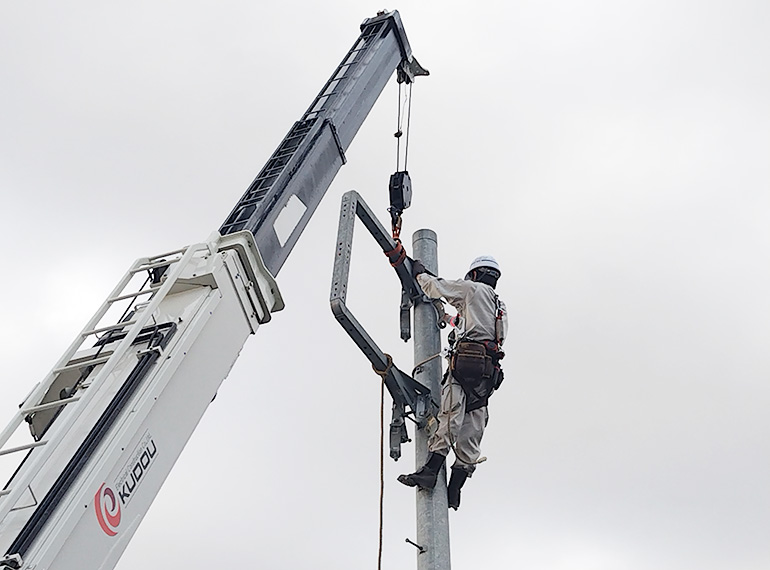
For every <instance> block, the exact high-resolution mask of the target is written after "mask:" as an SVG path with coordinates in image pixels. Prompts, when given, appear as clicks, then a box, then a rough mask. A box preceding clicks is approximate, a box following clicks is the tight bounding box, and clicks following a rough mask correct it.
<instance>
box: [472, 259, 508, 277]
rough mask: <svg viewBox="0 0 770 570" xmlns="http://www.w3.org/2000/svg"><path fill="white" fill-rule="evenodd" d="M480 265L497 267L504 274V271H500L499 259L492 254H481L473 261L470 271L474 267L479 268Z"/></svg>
mask: <svg viewBox="0 0 770 570" xmlns="http://www.w3.org/2000/svg"><path fill="white" fill-rule="evenodd" d="M479 267H489V268H491V269H496V270H497V271H498V272H499V273H501V274H502V271H500V265H499V264H498V263H497V260H496V259H495V258H494V257H492V256H491V255H481V256H479V257H477V258H476V259H474V260H473V261H472V262H471V266H470V267H469V268H468V273H470V272H471V271H473V270H474V269H478V268H479Z"/></svg>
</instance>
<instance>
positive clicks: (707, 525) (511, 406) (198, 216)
mask: <svg viewBox="0 0 770 570" xmlns="http://www.w3.org/2000/svg"><path fill="white" fill-rule="evenodd" d="M278 4H279V3H276V5H270V6H266V5H259V4H256V3H246V2H235V1H218V2H178V1H166V2H148V1H144V2H141V1H140V2H131V3H103V2H86V1H72V2H53V1H49V0H40V1H36V2H8V1H6V2H3V3H2V4H0V109H1V110H2V111H1V112H0V192H2V196H3V201H2V204H3V206H2V208H1V209H0V223H1V224H2V227H3V228H4V234H3V235H4V245H5V253H6V256H5V263H4V271H3V275H4V279H2V280H0V294H2V299H3V300H4V303H3V309H2V312H3V318H2V321H0V357H1V358H2V362H3V364H4V374H3V379H2V381H0V421H3V422H4V421H6V420H7V419H9V418H10V416H11V414H12V412H13V410H14V408H15V406H16V405H17V404H18V402H20V401H21V400H22V398H23V397H24V396H25V395H26V394H27V392H28V391H29V390H30V388H31V387H32V385H33V384H34V383H35V382H36V381H38V380H39V379H40V378H41V377H42V376H43V375H44V374H45V373H46V372H47V371H48V369H49V368H50V367H51V366H52V365H53V363H54V362H55V360H56V359H57V358H58V356H59V355H60V353H61V352H63V350H64V349H65V348H66V346H67V345H68V344H69V343H70V341H71V338H72V336H73V335H74V334H75V333H76V332H77V331H78V330H79V329H80V327H81V326H82V324H83V323H84V322H85V321H86V320H87V319H88V318H89V317H90V315H91V314H92V313H93V311H94V310H95V309H96V308H97V306H98V304H99V303H100V302H101V301H102V300H103V297H105V296H106V294H107V293H108V292H109V290H110V289H111V287H112V286H113V284H114V283H115V282H116V281H117V280H118V279H119V277H120V276H121V275H122V274H123V272H124V271H125V270H126V269H127V267H128V265H129V264H130V263H131V262H132V261H133V260H134V259H135V258H137V257H140V256H143V255H149V254H155V253H160V252H162V251H166V250H169V249H172V248H175V247H177V246H182V245H184V244H187V243H190V242H193V241H200V240H203V239H205V238H206V237H207V236H208V234H209V233H210V232H211V231H213V230H215V229H216V228H217V227H219V225H220V223H221V222H222V220H223V219H224V217H225V216H226V215H227V213H228V212H229V211H230V208H231V207H232V205H233V204H234V202H235V200H237V198H238V197H239V196H240V195H241V193H242V192H243V190H244V189H245V187H246V186H247V185H248V184H249V183H250V182H251V180H252V179H253V177H254V175H255V174H256V173H257V172H258V171H259V169H260V167H261V166H262V164H263V163H264V162H265V160H266V159H267V158H268V157H269V155H270V153H271V152H272V151H273V150H274V148H275V146H277V144H278V143H279V142H280V140H281V138H282V137H283V135H284V134H285V132H286V131H287V130H288V128H289V127H290V126H291V124H292V122H293V121H294V120H296V119H297V118H298V117H299V116H300V115H301V114H302V112H303V111H304V110H305V108H306V107H307V105H308V104H309V103H310V102H311V100H312V98H313V97H314V96H315V94H316V92H317V91H318V90H319V89H320V88H321V86H322V85H323V82H324V81H325V80H326V79H327V77H328V76H329V74H330V73H331V72H332V71H333V69H334V68H335V66H336V65H337V64H338V62H339V60H340V59H341V58H342V56H343V55H344V54H345V52H346V50H347V49H348V48H349V47H350V45H351V44H352V42H353V41H354V40H355V38H356V37H357V34H358V25H359V23H360V22H361V20H363V19H364V18H365V17H369V16H373V15H374V14H375V13H376V11H377V10H378V9H381V8H382V6H379V5H372V6H369V7H367V6H365V5H364V4H362V3H360V2H350V1H348V2H346V1H343V0H331V1H329V2H324V3H310V2H306V3H301V2H286V3H280V5H278ZM388 8H390V9H394V8H397V9H399V11H400V12H401V15H402V18H403V20H404V25H405V27H406V30H407V33H408V35H409V38H410V41H411V43H412V47H413V50H414V53H415V55H416V56H417V58H418V59H419V60H420V62H421V63H422V64H423V65H424V66H425V67H427V68H428V69H430V71H431V74H432V75H431V77H428V78H424V79H421V80H420V81H418V83H417V84H416V86H415V88H414V103H413V110H412V138H411V142H410V158H409V171H410V173H411V175H412V179H413V181H414V191H415V196H414V200H413V207H412V208H411V209H410V210H408V211H407V212H406V215H405V228H404V234H405V235H407V236H410V235H411V233H412V232H413V231H414V230H416V229H418V228H420V227H430V228H432V229H434V230H436V231H437V232H438V234H439V259H440V269H441V273H442V274H444V275H446V276H448V277H458V276H461V275H462V274H464V272H465V268H466V266H467V264H468V263H469V262H470V260H471V259H473V257H475V256H476V255H479V254H482V253H491V254H493V255H495V256H496V257H497V258H498V260H499V261H500V263H501V265H502V266H503V278H502V280H501V282H500V287H499V292H500V294H501V296H502V297H503V298H504V299H505V300H506V302H507V305H508V307H509V309H510V311H511V329H512V330H511V335H510V338H509V340H508V346H507V349H508V350H507V352H508V356H507V357H506V360H505V362H504V363H505V370H506V382H505V384H504V386H503V389H502V390H501V391H500V392H499V393H498V394H497V395H496V396H495V397H494V398H493V400H492V402H491V406H490V414H491V421H490V426H489V430H488V433H487V436H486V439H485V441H484V446H483V452H484V454H485V455H487V456H488V457H489V461H488V462H487V463H486V464H484V465H482V466H481V467H480V468H479V469H478V471H477V473H476V475H474V477H473V479H472V480H471V481H470V482H469V483H468V485H467V487H466V489H467V491H466V490H464V497H463V507H462V508H461V509H460V511H458V512H457V513H454V512H453V513H452V514H451V516H450V526H451V529H452V559H453V565H454V567H455V568H485V569H490V570H491V569H498V568H499V569H509V568H525V569H527V570H545V569H548V570H604V569H607V570H618V569H624V570H652V569H654V570H687V569H691V568H692V569H696V568H697V569H698V570H727V569H730V570H735V569H739V570H759V569H766V568H768V567H770V546H768V538H767V537H768V536H770V487H769V486H768V481H769V480H770V449H768V443H767V442H768V436H770V416H768V413H767V409H768V404H770V383H768V373H769V372H770V357H769V356H768V350H767V347H768V346H769V345H770V300H769V299H770V298H769V297H768V295H767V291H768V290H770V264H768V259H770V224H768V215H769V214H770V192H768V186H769V185H770V166H768V164H769V162H768V157H770V105H768V101H770V72H769V71H768V67H767V55H768V53H770V35H768V26H769V25H770V4H768V3H766V2H762V1H759V0H757V1H740V0H738V1H735V0H733V1H730V2H727V1H725V0H717V1H712V2H694V1H692V2H687V1H683V0H669V1H667V2H663V1H649V2H609V1H607V0H595V1H589V2H580V3H576V2H568V1H564V0H551V1H545V2H543V1H540V2H532V1H525V2H481V3H477V4H475V5H471V4H470V3H461V2H441V3H439V2H433V1H422V2H417V1H414V0H405V1H404V2H403V3H402V4H401V5H399V6H389V7H388ZM396 103H397V95H396V90H395V80H394V82H393V84H391V85H390V86H389V88H388V89H386V92H385V93H384V94H383V96H382V98H381V99H380V101H379V103H378V105H377V106H376V107H375V109H374V110H373V112H372V113H371V115H370V118H369V120H368V121H367V122H366V123H365V124H364V127H363V128H362V130H361V132H360V133H359V136H358V138H357V139H356V141H354V143H353V145H352V147H351V149H350V151H349V152H348V159H349V162H348V165H347V166H345V168H343V170H342V171H341V173H340V175H339V176H338V178H337V180H336V181H335V183H334V184H333V186H332V187H331V189H330V190H329V193H328V194H327V197H326V198H325V200H324V202H323V203H322V204H321V206H320V207H319V210H318V212H317V215H316V216H315V218H314V220H313V222H312V223H311V225H310V226H309V227H308V229H307V231H306V232H305V235H304V236H303V237H302V239H301V240H300V243H299V244H298V246H297V247H296V249H295V251H294V253H293V254H292V256H291V257H290V259H289V261H288V262H287V264H286V265H285V266H284V268H283V270H282V272H281V274H280V275H279V284H280V286H281V290H282V292H283V295H284V298H285V300H286V304H287V308H286V310H285V311H284V312H282V313H279V314H277V315H275V318H274V320H273V322H271V323H270V324H269V325H267V326H265V327H263V328H262V329H260V331H259V332H258V333H257V335H256V336H255V338H253V339H250V341H249V342H248V343H247V345H246V348H245V349H244V351H243V354H242V356H241V359H240V360H239V362H238V363H237V364H236V366H235V368H234V369H233V371H232V373H231V375H230V377H229V378H228V379H227V380H226V381H225V383H224V385H223V386H222V389H221V390H220V392H219V395H218V397H217V399H216V401H215V402H214V404H213V405H212V406H211V407H210V409H209V412H208V413H207V415H206V416H205V417H204V419H203V421H202V423H201V425H200V427H199V429H198V430H197V432H196V433H195V434H194V435H193V437H192V439H191V442H190V444H189V445H188V448H187V449H186V451H185V452H184V454H183V456H182V458H181V459H180V461H179V463H178V464H177V466H176V468H175V470H174V471H173V472H172V474H171V476H170V477H169V479H168V481H167V483H166V485H165V487H164V488H163V490H162V491H161V494H160V495H159V497H158V499H157V501H156V503H155V504H154V505H153V508H152V510H151V511H150V512H149V514H148V516H147V518H146V520H145V522H144V523H143V525H142V526H141V527H140V530H139V532H138V533H137V535H136V537H135V539H134V541H133V543H132V544H131V546H130V547H129V549H128V550H127V552H126V554H125V556H124V558H123V560H122V561H121V563H120V564H119V566H118V568H119V569H120V570H130V569H134V568H146V567H148V565H149V566H150V567H153V568H155V567H157V568H161V567H173V568H186V569H189V570H197V569H201V570H202V569H204V568H206V569H208V568H211V567H212V566H213V565H217V566H221V567H231V566H232V567H235V566H237V567H242V566H247V567H264V568H276V569H295V568H308V569H309V568H340V569H359V568H364V567H374V566H375V564H376V555H377V551H376V550H377V501H378V485H379V480H378V469H379V467H378V446H379V441H378V437H379V431H378V430H379V428H378V421H379V387H378V384H377V380H378V379H377V377H376V376H375V375H374V374H373V373H372V371H371V368H370V366H369V364H368V362H367V361H366V360H365V359H364V358H363V356H362V355H360V354H359V353H358V352H357V349H356V348H355V347H354V345H353V344H352V343H351V342H350V341H349V339H348V338H347V337H346V336H345V335H344V332H343V331H342V330H341V329H340V327H339V326H338V325H337V323H336V322H335V321H334V319H333V317H332V315H331V312H330V311H329V308H328V295H329V282H330V278H331V267H332V261H333V254H334V239H335V234H336V229H337V228H336V226H337V211H338V208H339V199H340V197H341V195H342V194H343V193H344V192H345V191H347V190H349V189H351V188H354V189H356V190H358V191H359V192H360V193H361V194H362V195H363V196H364V197H365V199H366V200H367V201H368V202H369V204H370V205H371V206H372V207H373V208H374V209H375V210H376V211H378V212H379V213H380V214H381V217H382V219H383V220H384V219H385V217H386V213H385V208H386V206H387V192H386V190H387V188H386V185H387V180H388V176H389V174H390V173H391V172H392V171H393V170H394V169H395V142H394V139H393V137H392V133H393V132H394V131H395V126H396ZM363 236H364V233H363V232H360V233H359V237H361V238H363ZM349 300H350V304H351V306H352V307H353V308H354V310H355V311H356V313H357V314H358V315H360V316H361V320H362V321H363V322H365V323H366V325H367V327H368V328H369V329H370V331H371V332H372V334H373V336H374V337H375V338H376V339H377V340H378V342H379V343H380V345H381V346H382V347H383V349H384V350H386V351H388V352H390V353H391V354H393V355H394V357H395V358H396V362H397V363H398V364H400V365H401V367H402V368H404V369H410V368H411V366H410V363H411V345H409V346H405V345H403V344H402V343H401V341H400V340H399V339H398V320H397V318H398V311H397V307H398V289H397V282H396V280H395V277H394V276H393V275H392V272H391V270H390V268H389V267H388V265H387V263H386V261H385V259H384V258H383V256H382V254H381V253H380V252H378V251H377V250H376V247H374V245H373V244H370V243H367V242H365V241H364V240H363V239H359V240H357V241H356V244H355V252H354V267H353V271H352V275H351V294H350V299H349ZM180 405H181V404H180ZM4 418H5V419H4ZM411 457H412V449H411V448H407V449H406V453H405V458H404V459H402V460H401V461H399V462H398V463H397V464H393V463H392V462H389V463H387V464H386V477H387V482H386V517H385V554H384V560H385V567H386V568H411V567H414V550H413V549H412V547H410V546H409V545H407V544H405V543H404V538H405V537H410V538H414V522H413V521H414V514H413V513H414V507H413V491H411V490H409V489H406V488H404V487H402V486H401V485H398V483H396V482H395V477H396V476H397V475H398V474H399V473H402V472H407V471H410V470H411V468H412V466H413V462H412V459H411Z"/></svg>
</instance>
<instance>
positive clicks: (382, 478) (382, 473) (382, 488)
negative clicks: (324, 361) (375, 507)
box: [372, 352, 393, 570]
mask: <svg viewBox="0 0 770 570" xmlns="http://www.w3.org/2000/svg"><path fill="white" fill-rule="evenodd" d="M385 358H386V359H387V364H386V365H385V370H379V369H378V368H377V367H376V366H375V365H374V364H372V370H374V371H375V373H376V374H377V375H378V376H379V377H380V380H381V382H380V527H379V535H378V543H377V570H382V530H383V516H384V514H383V513H384V505H385V377H386V376H387V375H388V374H389V373H390V369H391V368H393V357H392V356H390V354H388V353H387V352H386V353H385Z"/></svg>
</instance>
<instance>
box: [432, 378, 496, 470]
mask: <svg viewBox="0 0 770 570" xmlns="http://www.w3.org/2000/svg"><path fill="white" fill-rule="evenodd" d="M465 401H466V397H465V391H464V390H463V388H462V386H460V384H459V383H458V382H457V380H455V379H454V378H453V377H452V375H451V374H448V375H447V380H446V381H445V382H444V384H443V386H442V387H441V409H440V410H439V413H438V427H437V428H436V431H435V432H433V433H432V434H431V435H430V437H429V438H428V451H431V452H434V453H440V454H441V455H448V454H449V451H450V450H453V451H454V452H455V462H454V465H452V468H453V469H463V470H465V471H467V472H468V475H471V474H472V473H473V472H474V471H475V469H476V462H477V461H478V459H479V456H480V455H481V438H482V437H483V436H484V428H485V427H486V426H487V422H489V412H488V410H487V406H483V407H481V408H478V409H475V410H473V411H471V412H468V413H466V412H465Z"/></svg>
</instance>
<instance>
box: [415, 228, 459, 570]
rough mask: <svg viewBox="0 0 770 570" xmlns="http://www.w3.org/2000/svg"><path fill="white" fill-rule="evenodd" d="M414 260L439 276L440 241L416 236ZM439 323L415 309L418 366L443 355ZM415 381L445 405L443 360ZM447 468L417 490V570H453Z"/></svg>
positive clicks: (426, 307) (423, 308)
mask: <svg viewBox="0 0 770 570" xmlns="http://www.w3.org/2000/svg"><path fill="white" fill-rule="evenodd" d="M412 251H413V252H414V258H415V259H419V260H420V261H421V262H422V263H423V265H424V266H425V268H426V269H427V270H428V271H430V272H431V273H434V274H435V275H438V238H437V236H436V232H434V231H433V230H429V229H422V230H417V231H416V232H415V233H414V234H413V235H412ZM437 325H438V324H437V323H436V311H435V309H434V308H433V306H431V305H430V304H428V303H417V304H416V305H415V307H414V362H415V366H417V365H418V364H419V363H421V362H424V361H426V360H427V359H429V358H431V357H432V356H435V355H436V354H438V353H440V352H441V333H440V331H439V328H438V326H437ZM415 380H417V381H418V382H421V383H422V384H424V385H425V386H428V387H429V388H430V389H431V394H432V396H433V399H434V401H436V402H440V401H441V358H432V359H431V360H430V361H428V362H426V363H425V364H423V365H422V366H420V370H418V371H417V372H416V373H415ZM427 456H428V433H427V430H426V429H418V430H416V434H415V465H416V466H417V467H418V468H419V467H420V466H422V465H424V464H425V461H426V459H427ZM446 485H447V483H446V466H444V467H442V468H441V472H440V473H439V477H438V481H437V483H436V486H435V487H434V488H433V490H431V491H426V490H423V489H420V488H419V487H418V488H417V543H418V544H419V545H420V546H421V547H422V549H421V550H420V552H419V553H418V554H417V570H450V568H451V562H450V557H449V514H448V512H447V510H448V506H447V494H446V493H447V490H446Z"/></svg>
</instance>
